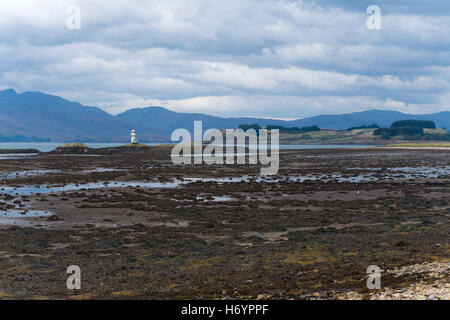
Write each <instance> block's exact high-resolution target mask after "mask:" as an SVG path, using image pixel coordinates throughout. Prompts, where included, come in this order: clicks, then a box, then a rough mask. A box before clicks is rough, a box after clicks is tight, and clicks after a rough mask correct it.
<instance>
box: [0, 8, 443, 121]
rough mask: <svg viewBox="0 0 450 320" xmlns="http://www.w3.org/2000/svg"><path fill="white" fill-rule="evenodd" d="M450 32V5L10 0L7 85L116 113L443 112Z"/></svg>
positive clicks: (1, 16) (4, 63)
mask: <svg viewBox="0 0 450 320" xmlns="http://www.w3.org/2000/svg"><path fill="white" fill-rule="evenodd" d="M371 5H376V6H378V7H379V9H380V16H379V19H378V20H377V16H376V14H375V13H374V11H370V12H369V13H368V7H369V6H371ZM78 10H79V11H78ZM78 12H79V15H78ZM374 19H375V20H374ZM368 20H369V22H374V21H376V22H378V21H379V23H380V24H379V26H380V28H375V29H374V28H373V26H374V25H373V23H372V24H370V23H369V26H370V28H369V27H368ZM449 34H450V4H449V3H448V0H416V1H411V0H369V1H366V0H358V1H355V0H342V1H338V0H304V1H301V0H298V1H291V0H227V1H213V0H96V1H92V0H58V1H54V0H1V1H0V88H2V89H6V88H14V89H16V91H18V92H24V91H42V92H45V93H49V94H55V95H59V96H61V97H63V98H65V99H68V100H71V101H77V102H80V103H82V104H84V105H89V106H99V107H100V108H102V109H103V110H105V111H107V112H110V113H112V114H117V113H120V112H123V111H125V110H127V109H130V108H137V107H146V106H152V105H157V106H163V107H166V108H168V109H170V110H173V111H178V112H202V113H207V114H212V115H218V116H227V117H234V116H257V117H270V118H279V119H294V118H304V117H308V116H313V115H318V114H340V113H347V112H355V111H363V110H369V109H386V110H397V111H401V112H406V113H419V114H420V113H433V112H440V111H448V110H450V36H449Z"/></svg>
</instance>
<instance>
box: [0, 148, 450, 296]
mask: <svg viewBox="0 0 450 320" xmlns="http://www.w3.org/2000/svg"><path fill="white" fill-rule="evenodd" d="M169 153H170V150H166V151H161V150H159V151H158V152H148V153H136V154H133V153H127V154H110V155H98V156H83V155H76V154H72V155H61V154H50V153H48V154H47V153H42V154H33V155H31V156H26V157H3V158H0V178H1V185H0V297H1V298H2V299H258V298H260V299H336V298H340V297H346V298H349V297H356V298H358V299H366V298H370V297H371V295H373V294H374V292H372V291H371V290H369V289H367V287H366V279H367V274H366V270H367V267H368V266H370V265H377V266H379V267H380V268H381V269H382V270H386V272H383V273H382V278H381V283H382V289H381V290H378V291H377V292H376V294H377V297H379V296H380V295H382V293H380V292H383V288H389V290H394V291H395V290H400V291H401V290H404V291H405V292H409V291H408V290H410V288H415V287H416V286H417V283H421V282H424V283H427V284H431V283H433V281H437V280H438V281H440V283H444V290H445V288H448V284H449V283H450V276H449V272H448V271H449V269H450V265H449V264H448V261H449V259H450V244H449V240H450V150H406V149H381V148H380V149H379V148H367V149H364V148H359V149H322V150H282V151H280V170H279V173H278V175H277V176H266V177H261V176H260V175H259V173H260V167H259V166H258V165H212V166H211V165H173V164H172V162H171V161H170V156H169ZM39 213H42V214H39ZM71 265H77V266H79V267H80V269H81V290H74V291H72V290H68V289H67V287H66V279H67V278H68V276H69V275H68V274H67V273H66V270H67V267H69V266H71ZM417 265H419V266H422V265H424V266H428V265H432V266H434V265H439V268H441V269H442V270H441V269H439V270H441V271H442V272H441V273H440V274H439V276H437V275H436V276H431V277H430V276H429V274H425V273H423V272H404V273H399V272H389V271H388V270H403V269H405V268H406V269H407V270H409V269H408V268H409V267H410V266H417ZM442 265H443V266H444V267H442ZM445 266H448V267H445ZM419 269H420V270H422V269H423V268H422V269H421V268H419ZM446 290H447V291H448V289H446ZM433 294H434V295H435V296H436V295H438V294H437V293H435V292H434V293H433ZM425 297H426V295H425ZM438 298H439V296H438Z"/></svg>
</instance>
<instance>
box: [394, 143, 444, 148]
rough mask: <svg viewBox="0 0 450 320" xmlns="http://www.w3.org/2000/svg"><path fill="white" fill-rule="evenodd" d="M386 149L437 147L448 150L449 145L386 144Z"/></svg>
mask: <svg viewBox="0 0 450 320" xmlns="http://www.w3.org/2000/svg"><path fill="white" fill-rule="evenodd" d="M386 147H408V148H409V147H438V148H450V143H397V144H388V145H387V146H386Z"/></svg>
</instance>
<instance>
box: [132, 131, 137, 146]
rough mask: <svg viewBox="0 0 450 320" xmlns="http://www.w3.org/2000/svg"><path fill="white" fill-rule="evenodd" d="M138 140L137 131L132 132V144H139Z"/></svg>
mask: <svg viewBox="0 0 450 320" xmlns="http://www.w3.org/2000/svg"><path fill="white" fill-rule="evenodd" d="M137 143H138V142H137V139H136V130H134V129H133V130H131V144H137Z"/></svg>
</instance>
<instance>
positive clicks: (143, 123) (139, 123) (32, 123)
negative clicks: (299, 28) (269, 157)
mask: <svg viewBox="0 0 450 320" xmlns="http://www.w3.org/2000/svg"><path fill="white" fill-rule="evenodd" d="M407 119H417V120H432V121H434V122H435V123H436V125H437V126H438V127H441V128H450V111H444V112H440V113H434V114H421V115H414V114H405V113H401V112H398V111H388V110H369V111H362V112H354V113H347V114H339V115H320V116H314V117H309V118H304V119H297V120H290V121H285V120H274V119H262V118H251V117H248V118H245V117H239V118H224V117H216V116H211V115H207V114H201V113H179V112H174V111H170V110H168V109H166V108H162V107H147V108H135V109H130V110H127V111H125V112H123V113H121V114H118V115H115V116H114V115H111V114H109V113H107V112H105V111H103V110H102V109H100V108H98V107H89V106H83V105H81V104H80V103H77V102H70V101H67V100H65V99H63V98H61V97H57V96H53V95H48V94H45V93H42V92H24V93H20V94H19V93H17V92H16V91H15V90H14V89H7V90H3V91H0V140H3V141H53V142H74V141H76V142H127V141H129V135H130V131H131V129H136V131H137V134H138V138H139V140H140V141H141V142H168V141H170V134H171V133H172V131H173V130H175V129H178V128H186V129H188V130H190V131H192V130H193V122H194V121H195V120H201V121H203V129H204V130H206V129H209V128H218V129H225V128H237V127H238V126H239V125H240V124H259V125H260V126H266V125H269V124H275V125H281V126H286V127H304V126H312V125H317V126H319V127H320V128H327V129H336V130H345V129H347V128H349V127H353V126H359V125H365V124H367V125H369V124H378V125H379V126H381V127H388V126H390V125H391V123H392V122H394V121H398V120H407ZM27 139H28V140H27Z"/></svg>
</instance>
